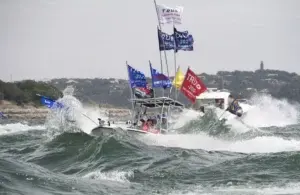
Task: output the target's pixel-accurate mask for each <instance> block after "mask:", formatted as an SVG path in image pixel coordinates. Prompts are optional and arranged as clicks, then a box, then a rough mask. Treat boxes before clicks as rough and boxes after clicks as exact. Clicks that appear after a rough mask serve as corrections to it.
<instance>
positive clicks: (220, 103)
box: [216, 99, 224, 109]
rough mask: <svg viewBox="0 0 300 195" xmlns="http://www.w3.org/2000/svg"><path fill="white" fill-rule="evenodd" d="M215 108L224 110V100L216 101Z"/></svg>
mask: <svg viewBox="0 0 300 195" xmlns="http://www.w3.org/2000/svg"><path fill="white" fill-rule="evenodd" d="M216 106H217V107H218V108H221V109H224V99H216Z"/></svg>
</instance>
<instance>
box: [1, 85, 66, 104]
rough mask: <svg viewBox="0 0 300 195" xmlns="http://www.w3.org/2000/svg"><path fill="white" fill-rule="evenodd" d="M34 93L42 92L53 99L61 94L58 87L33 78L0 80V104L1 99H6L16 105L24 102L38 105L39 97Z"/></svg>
mask: <svg viewBox="0 0 300 195" xmlns="http://www.w3.org/2000/svg"><path fill="white" fill-rule="evenodd" d="M36 94H43V95H45V96H48V97H51V98H54V99H56V98H58V97H61V96H62V93H61V91H60V90H59V89H57V88H56V87H54V86H52V85H51V84H48V83H45V82H36V81H33V80H24V81H18V82H3V81H1V80H0V101H1V102H0V104H1V103H2V104H3V101H2V100H7V101H10V102H13V103H15V104H17V105H18V106H22V105H25V104H31V105H32V106H40V101H39V97H37V96H36Z"/></svg>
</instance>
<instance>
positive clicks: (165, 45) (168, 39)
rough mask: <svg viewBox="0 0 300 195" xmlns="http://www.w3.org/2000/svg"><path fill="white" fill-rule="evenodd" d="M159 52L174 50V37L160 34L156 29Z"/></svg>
mask: <svg viewBox="0 0 300 195" xmlns="http://www.w3.org/2000/svg"><path fill="white" fill-rule="evenodd" d="M157 32H158V45H159V51H164V50H172V49H175V41H174V36H173V35H169V34H167V33H164V32H162V31H161V30H159V29H158V28H157Z"/></svg>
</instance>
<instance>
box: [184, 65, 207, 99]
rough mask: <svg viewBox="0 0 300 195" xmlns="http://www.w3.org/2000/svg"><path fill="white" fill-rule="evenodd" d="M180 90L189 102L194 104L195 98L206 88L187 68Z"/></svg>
mask: <svg viewBox="0 0 300 195" xmlns="http://www.w3.org/2000/svg"><path fill="white" fill-rule="evenodd" d="M180 90H181V92H182V93H183V94H184V95H185V96H186V97H187V98H188V99H189V100H191V101H192V102H193V103H195V100H196V96H198V95H200V94H201V93H203V92H204V91H206V90H207V88H206V86H205V85H204V83H203V82H202V81H201V79H200V78H199V77H197V75H196V74H195V73H194V72H193V71H191V70H190V68H188V69H187V72H186V74H185V77H184V81H183V83H182V85H181V89H180Z"/></svg>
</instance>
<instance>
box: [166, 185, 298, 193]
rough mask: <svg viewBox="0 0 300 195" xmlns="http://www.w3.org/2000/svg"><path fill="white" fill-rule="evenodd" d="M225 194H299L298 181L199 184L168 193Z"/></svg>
mask: <svg viewBox="0 0 300 195" xmlns="http://www.w3.org/2000/svg"><path fill="white" fill-rule="evenodd" d="M183 194H184V195H199V194H201V195H203V194H207V195H208V194H209V195H227V194H233V195H234V194H244V195H248V194H249V195H250V194H251V195H252V194H258V195H260V194H261V195H267V194H270V195H271V194H272V195H276V194H300V183H287V184H285V185H284V186H282V187H278V186H277V185H276V184H270V185H262V186H251V185H245V186H231V185H230V184H229V185H228V186H222V187H212V188H209V189H208V188H203V187H201V186H197V187H195V189H190V190H186V191H174V192H171V193H169V195H183Z"/></svg>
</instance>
